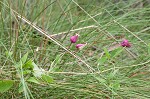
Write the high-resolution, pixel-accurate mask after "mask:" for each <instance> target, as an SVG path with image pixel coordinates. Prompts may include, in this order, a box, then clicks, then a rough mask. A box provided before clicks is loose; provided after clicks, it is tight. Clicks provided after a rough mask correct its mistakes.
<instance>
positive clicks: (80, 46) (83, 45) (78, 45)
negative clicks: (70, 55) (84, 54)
mask: <svg viewBox="0 0 150 99" xmlns="http://www.w3.org/2000/svg"><path fill="white" fill-rule="evenodd" d="M85 45H86V44H77V45H76V48H77V49H82V48H83V47H85Z"/></svg>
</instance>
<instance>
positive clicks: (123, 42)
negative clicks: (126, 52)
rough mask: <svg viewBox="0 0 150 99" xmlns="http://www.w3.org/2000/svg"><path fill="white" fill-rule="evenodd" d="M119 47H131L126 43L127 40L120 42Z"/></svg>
mask: <svg viewBox="0 0 150 99" xmlns="http://www.w3.org/2000/svg"><path fill="white" fill-rule="evenodd" d="M121 46H122V47H131V44H130V43H129V42H128V40H126V39H125V40H123V41H122V42H121Z"/></svg>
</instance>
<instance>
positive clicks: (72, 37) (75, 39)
mask: <svg viewBox="0 0 150 99" xmlns="http://www.w3.org/2000/svg"><path fill="white" fill-rule="evenodd" d="M78 37H79V35H78V34H76V35H74V36H71V37H70V42H71V43H76V42H77V40H78ZM85 45H86V44H77V45H76V48H77V49H79V50H81V49H82V48H83V47H84V46H85Z"/></svg>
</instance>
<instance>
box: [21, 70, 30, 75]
mask: <svg viewBox="0 0 150 99" xmlns="http://www.w3.org/2000/svg"><path fill="white" fill-rule="evenodd" d="M31 72H32V71H31V70H24V71H23V74H24V75H26V74H30V73H31Z"/></svg>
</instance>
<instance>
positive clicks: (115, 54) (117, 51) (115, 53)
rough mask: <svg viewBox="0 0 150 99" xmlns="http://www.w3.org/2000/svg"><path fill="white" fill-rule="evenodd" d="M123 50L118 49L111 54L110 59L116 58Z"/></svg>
mask: <svg viewBox="0 0 150 99" xmlns="http://www.w3.org/2000/svg"><path fill="white" fill-rule="evenodd" d="M123 50H124V49H123V48H122V47H119V48H117V49H115V50H113V51H112V52H111V58H115V57H117V56H118V55H119V54H120V53H121V52H122V51H123Z"/></svg>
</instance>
